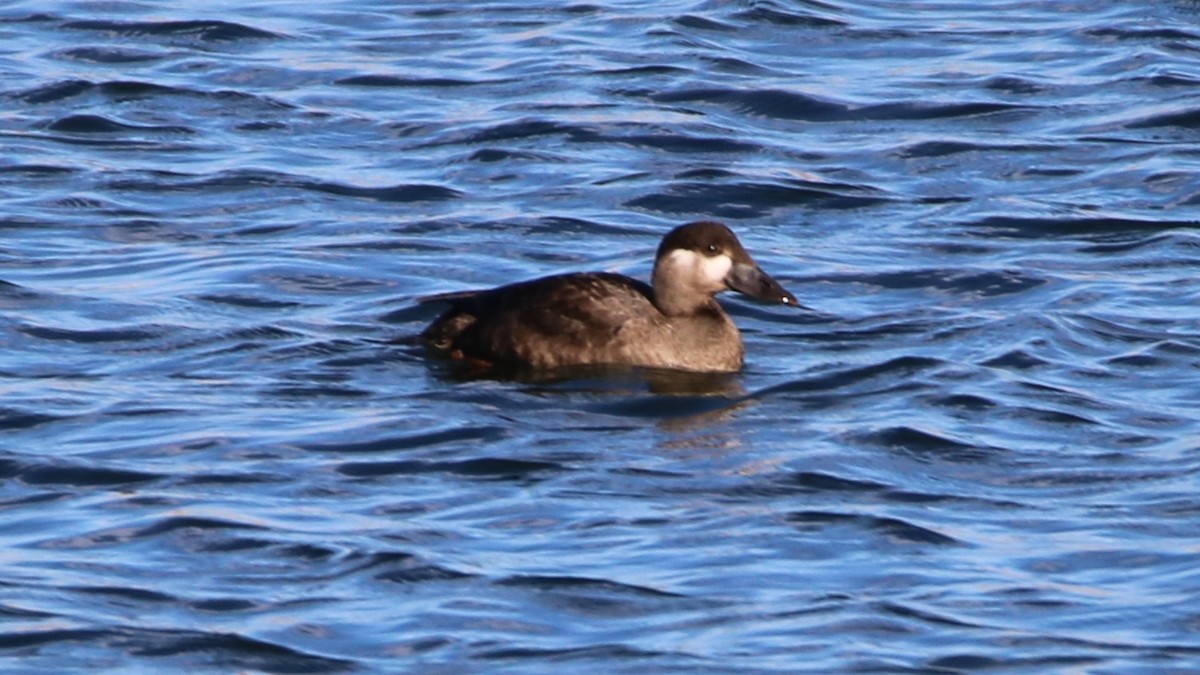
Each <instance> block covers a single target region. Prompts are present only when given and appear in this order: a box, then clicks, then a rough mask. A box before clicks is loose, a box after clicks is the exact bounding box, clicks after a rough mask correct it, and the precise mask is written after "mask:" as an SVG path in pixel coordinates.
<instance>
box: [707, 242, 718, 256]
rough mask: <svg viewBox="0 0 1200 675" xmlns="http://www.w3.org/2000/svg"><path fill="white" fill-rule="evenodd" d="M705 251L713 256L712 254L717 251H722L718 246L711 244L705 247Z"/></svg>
mask: <svg viewBox="0 0 1200 675" xmlns="http://www.w3.org/2000/svg"><path fill="white" fill-rule="evenodd" d="M704 250H706V251H708V252H709V253H710V254H711V253H716V252H717V251H719V250H721V249H720V248H719V247H718V246H717V245H716V244H709V245H708V246H707V247H705V249H704Z"/></svg>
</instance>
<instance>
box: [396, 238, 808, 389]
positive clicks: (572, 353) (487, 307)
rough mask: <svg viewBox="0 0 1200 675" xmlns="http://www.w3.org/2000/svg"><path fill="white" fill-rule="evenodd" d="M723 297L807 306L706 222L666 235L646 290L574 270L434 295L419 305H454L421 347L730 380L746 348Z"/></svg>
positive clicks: (479, 361) (520, 361)
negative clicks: (728, 376) (719, 375)
mask: <svg viewBox="0 0 1200 675" xmlns="http://www.w3.org/2000/svg"><path fill="white" fill-rule="evenodd" d="M727 290H730V291H735V292H737V293H740V294H743V295H745V296H748V297H751V298H754V299H757V300H761V301H764V302H769V303H776V304H783V305H791V306H793V307H801V308H802V306H801V305H800V304H799V303H798V302H797V301H796V297H795V296H794V295H792V294H791V293H789V292H788V291H786V290H784V288H783V287H782V286H781V285H780V284H779V283H778V282H777V281H775V279H773V278H772V277H771V276H770V275H768V274H767V273H766V272H764V271H763V270H762V268H760V267H759V266H758V264H757V263H755V262H754V259H753V258H751V257H750V254H749V253H747V252H746V249H745V248H744V247H743V246H742V244H741V242H740V241H738V238H737V236H736V235H735V234H734V233H733V231H732V230H730V229H729V227H728V226H726V225H724V224H722V223H719V222H714V221H707V220H706V221H699V222H692V223H687V224H685V225H680V226H678V227H676V228H674V229H672V230H671V231H670V232H668V233H667V234H666V235H665V236H664V237H663V238H662V242H661V243H660V244H659V246H658V251H657V252H656V254H655V256H654V269H653V272H652V273H651V277H650V283H649V284H647V283H645V282H643V281H639V280H637V279H633V278H630V277H627V276H625V275H622V274H616V273H612V272H576V273H569V274H556V275H552V276H545V277H541V278H537V279H532V280H529V281H521V282H517V283H512V284H507V285H504V286H499V287H496V288H491V289H485V290H474V291H465V292H453V293H444V294H439V295H434V296H429V297H427V298H424V299H422V302H442V303H447V304H449V308H448V309H446V310H445V311H444V312H443V313H442V314H441V315H440V316H438V317H437V318H436V319H435V320H434V321H433V322H432V323H431V324H429V326H428V327H427V328H425V330H424V331H422V333H421V334H420V336H419V340H420V341H421V342H423V343H424V344H425V345H426V347H427V348H429V349H431V350H432V351H433V352H434V353H436V354H441V355H444V356H448V357H449V358H451V359H454V360H463V361H468V362H471V363H473V364H476V365H479V366H483V367H485V368H486V367H491V366H512V367H518V368H525V369H535V370H549V369H560V368H565V367H572V366H629V367H642V368H656V369H670V370H679V371H692V372H711V373H731V372H737V371H740V370H741V369H742V366H743V363H744V360H745V348H744V346H743V343H742V336H741V333H740V332H739V331H738V328H737V326H736V325H735V324H734V322H733V320H732V319H730V318H729V315H728V314H726V313H725V310H724V309H722V307H721V305H720V304H719V303H718V302H717V300H716V296H717V294H718V293H721V292H723V291H727Z"/></svg>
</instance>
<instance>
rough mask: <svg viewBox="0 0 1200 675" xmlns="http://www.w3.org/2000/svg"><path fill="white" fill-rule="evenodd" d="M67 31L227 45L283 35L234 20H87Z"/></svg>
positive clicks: (74, 23) (67, 24) (65, 24)
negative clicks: (227, 43)
mask: <svg viewBox="0 0 1200 675" xmlns="http://www.w3.org/2000/svg"><path fill="white" fill-rule="evenodd" d="M60 27H61V28H63V29H66V30H78V31H88V32H95V33H100V34H102V35H104V36H107V37H113V38H146V37H148V38H152V39H154V38H186V39H189V40H197V41H199V42H209V43H225V42H243V41H247V40H276V39H279V38H281V37H283V36H281V35H279V34H276V33H272V32H270V31H267V30H263V29H261V28H254V27H253V26H247V25H244V24H240V23H235V22H231V21H216V20H203V19H198V20H191V21H110V20H103V19H85V20H76V21H65V22H63V23H62V24H61V26H60Z"/></svg>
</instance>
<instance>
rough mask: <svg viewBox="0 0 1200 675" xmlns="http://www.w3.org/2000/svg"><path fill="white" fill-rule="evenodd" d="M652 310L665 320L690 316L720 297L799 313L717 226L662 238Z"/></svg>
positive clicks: (705, 224)
mask: <svg viewBox="0 0 1200 675" xmlns="http://www.w3.org/2000/svg"><path fill="white" fill-rule="evenodd" d="M652 282H653V286H654V296H655V304H656V305H658V308H659V310H661V311H662V312H663V313H664V314H667V315H679V314H689V313H694V312H695V311H696V309H697V308H698V307H700V306H702V305H703V304H705V303H706V302H708V301H710V300H711V299H712V297H713V296H714V295H716V294H717V293H720V292H721V291H725V290H731V291H737V292H738V293H741V294H743V295H748V296H750V297H752V298H755V299H758V300H762V301H765V302H775V303H780V304H784V305H791V306H794V307H799V306H800V304H799V303H798V302H797V301H796V296H794V295H792V294H791V293H789V292H787V291H786V290H784V288H783V287H782V286H780V285H779V283H778V282H776V281H775V280H774V279H772V278H771V276H770V275H768V274H767V273H766V272H764V271H762V268H760V267H759V266H758V264H757V263H755V262H754V259H753V258H751V257H750V254H749V253H747V252H746V249H745V248H743V247H742V243H741V242H739V241H738V238H737V236H736V235H734V234H733V232H732V231H731V230H730V229H729V228H728V227H726V226H725V225H722V224H721V223H716V222H712V221H701V222H696V223H688V224H687V225H680V226H679V227H677V228H675V229H673V230H671V231H670V232H668V233H667V235H666V236H665V237H663V240H662V243H661V244H659V247H658V253H657V254H656V255H655V258H654V275H653V279H652Z"/></svg>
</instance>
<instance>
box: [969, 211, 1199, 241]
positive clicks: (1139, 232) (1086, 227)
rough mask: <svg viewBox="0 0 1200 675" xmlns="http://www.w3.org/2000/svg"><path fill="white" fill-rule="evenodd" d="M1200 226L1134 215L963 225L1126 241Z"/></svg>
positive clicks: (991, 232) (984, 230) (1000, 219)
mask: <svg viewBox="0 0 1200 675" xmlns="http://www.w3.org/2000/svg"><path fill="white" fill-rule="evenodd" d="M1197 227H1200V220H1178V219H1172V218H1163V219H1161V220H1149V219H1147V220H1139V219H1133V218H1075V217H1068V218H1037V217H1020V216H987V217H985V218H983V219H981V220H977V221H975V222H972V223H967V224H965V225H964V229H965V231H967V232H969V233H972V234H975V233H977V234H978V235H979V236H986V237H991V238H996V237H1005V238H1017V239H1043V238H1045V239H1061V238H1070V239H1082V240H1094V241H1112V240H1121V241H1123V240H1126V239H1129V238H1139V239H1140V238H1142V237H1147V236H1153V235H1157V234H1159V233H1161V232H1163V231H1166V230H1177V229H1188V230H1194V229H1196V228H1197Z"/></svg>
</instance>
